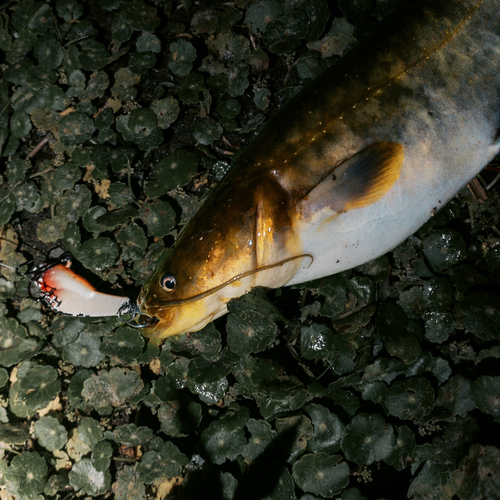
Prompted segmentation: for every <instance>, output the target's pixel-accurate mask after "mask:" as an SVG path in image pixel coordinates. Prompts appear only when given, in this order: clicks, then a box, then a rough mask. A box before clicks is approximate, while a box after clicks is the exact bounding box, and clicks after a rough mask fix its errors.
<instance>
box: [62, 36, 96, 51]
mask: <svg viewBox="0 0 500 500" xmlns="http://www.w3.org/2000/svg"><path fill="white" fill-rule="evenodd" d="M87 38H90V37H89V36H88V35H85V36H82V37H80V38H77V39H76V40H71V41H70V42H68V43H67V44H66V45H65V46H64V48H65V49H67V48H68V47H69V46H70V45H73V44H74V43H78V42H81V41H82V40H85V39H87Z"/></svg>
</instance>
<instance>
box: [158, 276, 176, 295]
mask: <svg viewBox="0 0 500 500" xmlns="http://www.w3.org/2000/svg"><path fill="white" fill-rule="evenodd" d="M175 285H176V282H175V277H174V276H172V275H171V274H164V275H163V276H162V277H161V279H160V286H161V287H162V288H163V290H165V291H166V292H173V291H174V289H175Z"/></svg>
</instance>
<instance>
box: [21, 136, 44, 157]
mask: <svg viewBox="0 0 500 500" xmlns="http://www.w3.org/2000/svg"><path fill="white" fill-rule="evenodd" d="M48 143H49V138H48V137H44V138H43V139H42V140H41V141H40V142H39V143H38V144H37V145H36V146H35V147H34V148H33V149H32V150H31V152H30V153H28V154H27V155H26V159H27V160H29V159H30V158H33V157H34V156H35V155H36V154H37V153H39V152H40V151H41V150H42V149H43V148H44V147H45V146H46V145H47V144H48Z"/></svg>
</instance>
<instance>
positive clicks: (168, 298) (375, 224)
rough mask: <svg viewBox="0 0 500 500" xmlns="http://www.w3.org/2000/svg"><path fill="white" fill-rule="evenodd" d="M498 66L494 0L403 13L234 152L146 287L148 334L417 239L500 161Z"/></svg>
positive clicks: (414, 7) (444, 0)
mask: <svg viewBox="0 0 500 500" xmlns="http://www.w3.org/2000/svg"><path fill="white" fill-rule="evenodd" d="M499 61H500V1H499V0H484V1H478V0H463V1H459V0H422V1H413V2H407V3H406V4H405V5H403V6H402V7H401V8H400V9H399V10H398V11H397V12H395V13H394V14H393V15H392V16H390V17H389V19H388V20H386V21H385V22H384V23H383V24H382V25H381V27H380V29H379V30H378V31H377V33H376V34H374V35H372V36H371V37H369V38H368V40H366V41H365V42H364V43H362V44H360V45H359V46H358V47H356V49H354V50H353V51H351V52H350V53H349V54H348V55H347V56H346V57H344V58H343V59H341V60H340V61H339V62H338V63H337V64H335V65H333V66H332V67H330V68H329V69H328V70H326V71H325V72H324V73H323V74H322V75H321V76H320V77H318V78H317V79H316V80H315V81H314V82H312V83H311V84H310V85H309V86H308V87H306V88H305V89H304V90H303V91H302V92H300V93H299V94H298V95H297V96H296V97H295V98H294V99H293V100H292V101H291V102H290V103H289V104H288V105H287V106H286V107H285V108H284V109H283V110H282V111H280V113H279V114H278V115H277V116H276V117H275V118H274V119H273V120H271V121H270V123H269V124H268V125H267V126H266V127H265V129H264V130H263V132H262V133H261V134H260V135H259V136H258V137H257V138H256V139H255V140H254V141H253V142H252V144H251V145H250V146H249V147H248V148H247V149H246V150H245V152H244V154H243V155H242V157H241V158H240V159H239V161H238V162H237V163H236V165H235V166H234V167H233V168H232V169H231V170H230V172H229V173H228V174H227V176H226V177H225V178H224V179H223V181H222V182H221V183H220V185H219V186H218V187H217V188H216V189H215V190H214V192H213V193H212V194H211V196H210V197H209V199H208V200H207V201H206V203H205V204H204V205H203V206H202V208H201V209H200V211H199V212H198V213H197V214H196V215H195V217H194V218H193V219H192V220H191V221H190V223H189V224H188V225H187V226H186V228H185V229H184V230H183V232H182V234H181V235H180V237H179V238H178V240H177V241H176V243H175V245H174V246H173V248H172V249H170V250H169V251H168V252H167V253H166V255H165V256H164V257H163V258H162V259H161V261H160V263H159V265H158V268H157V269H156V271H155V272H154V273H153V274H152V276H151V277H150V279H149V280H148V281H147V283H146V284H145V285H144V288H143V290H142V292H141V294H140V296H139V299H138V307H139V309H140V310H141V311H142V312H143V313H145V314H147V315H150V316H152V317H154V318H157V321H156V322H151V326H150V327H149V329H148V330H147V331H146V335H149V336H152V337H166V336H170V335H175V334H180V333H184V332H189V331H196V330H199V329H200V328H202V327H203V326H205V325H206V324H207V323H208V322H209V321H211V320H212V319H215V318H217V317H219V316H221V315H222V314H224V313H225V312H227V302H228V301H229V300H230V299H231V298H234V297H238V296H241V295H242V294H244V293H245V292H246V291H248V290H250V289H251V288H252V287H255V286H264V287H268V288H275V287H280V286H283V285H290V284H296V283H301V282H304V281H307V280H310V279H315V278H319V277H321V276H326V275H329V274H333V273H336V272H340V271H343V270H345V269H349V268H351V267H354V266H357V265H359V264H362V263H364V262H367V261H369V260H371V259H373V258H376V257H378V256H380V255H382V254H383V253H385V252H387V251H389V250H390V249H392V248H393V247H394V246H396V245H397V244H399V243H400V242H401V241H403V240H404V239H405V238H407V237H408V236H409V235H411V234H412V233H413V232H415V231H416V230H417V229H418V228H419V227H420V226H421V225H422V224H423V223H424V222H425V221H426V220H427V219H428V218H429V217H430V216H431V214H432V213H433V212H435V210H436V209H439V208H440V207H441V206H443V204H444V203H446V201H448V200H449V199H450V198H451V197H452V196H454V195H455V194H456V193H457V192H458V191H459V190H460V189H461V188H462V187H463V186H464V185H465V184H466V183H467V182H469V181H470V180H471V179H472V178H473V177H474V176H475V175H476V174H477V173H478V172H479V171H480V170H481V169H482V168H483V167H484V166H485V165H487V164H488V163H489V162H490V161H491V160H492V159H493V157H494V156H495V155H496V154H498V152H499V150H500V134H499V130H500V71H499ZM166 283H167V284H168V286H166Z"/></svg>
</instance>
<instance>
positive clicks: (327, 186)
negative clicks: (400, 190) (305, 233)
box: [299, 142, 404, 218]
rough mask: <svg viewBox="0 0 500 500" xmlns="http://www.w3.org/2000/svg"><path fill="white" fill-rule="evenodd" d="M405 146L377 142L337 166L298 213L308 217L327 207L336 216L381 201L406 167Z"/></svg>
mask: <svg viewBox="0 0 500 500" xmlns="http://www.w3.org/2000/svg"><path fill="white" fill-rule="evenodd" d="M403 159H404V151H403V146H402V145H401V144H399V143H396V142H377V143H375V144H372V145H371V146H368V147H367V148H365V149H363V150H362V151H360V152H359V153H356V154H355V155H354V156H351V157H350V158H349V159H347V160H345V161H343V162H342V163H341V164H340V165H338V166H337V167H335V168H334V169H333V170H332V171H331V172H330V173H329V174H328V175H327V176H326V177H325V178H324V179H323V180H322V181H321V182H320V183H319V184H318V185H317V186H316V187H314V188H313V189H312V190H311V191H309V193H308V194H307V195H306V196H305V197H304V198H302V200H301V202H300V204H299V210H300V212H301V213H302V215H303V216H304V217H306V218H307V217H308V216H310V215H312V214H314V213H315V212H318V211H320V210H322V209H324V208H329V209H331V210H332V211H333V212H335V213H341V212H346V211H347V210H352V209H353V208H362V207H366V206H368V205H372V204H373V203H375V202H377V201H379V200H380V199H381V198H382V197H383V196H384V195H385V194H386V193H387V192H388V191H389V190H390V189H391V188H392V186H393V185H394V183H395V182H396V180H397V179H398V177H399V174H400V173H401V167H402V165H403Z"/></svg>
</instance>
